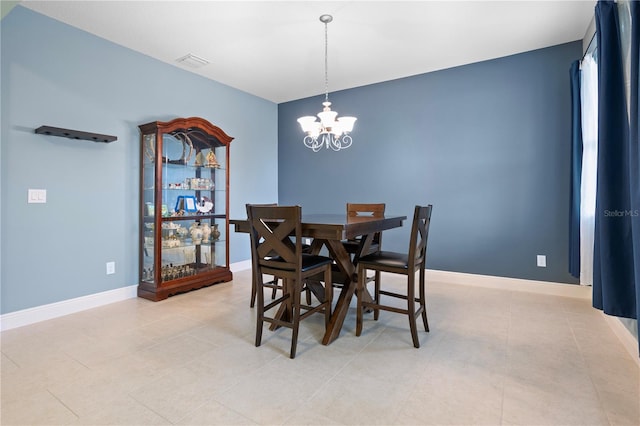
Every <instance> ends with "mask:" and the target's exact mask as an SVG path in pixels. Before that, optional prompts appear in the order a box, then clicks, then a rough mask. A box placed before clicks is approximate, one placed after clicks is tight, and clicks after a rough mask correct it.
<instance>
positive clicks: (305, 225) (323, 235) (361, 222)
mask: <svg viewBox="0 0 640 426" xmlns="http://www.w3.org/2000/svg"><path fill="white" fill-rule="evenodd" d="M406 219H407V216H396V215H385V216H384V217H373V216H355V217H348V216H347V215H346V213H345V214H340V213H310V214H305V213H303V214H302V236H303V237H310V238H320V239H323V240H344V239H349V238H355V237H358V236H361V235H367V234H372V233H375V232H380V231H385V230H387V229H393V228H398V227H400V226H402V222H403V221H404V220H406ZM229 223H230V224H232V225H234V226H235V231H236V232H246V233H248V232H249V222H248V221H247V219H231V220H229Z"/></svg>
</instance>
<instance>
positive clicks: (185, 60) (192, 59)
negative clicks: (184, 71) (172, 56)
mask: <svg viewBox="0 0 640 426" xmlns="http://www.w3.org/2000/svg"><path fill="white" fill-rule="evenodd" d="M176 62H177V63H179V64H184V65H188V66H190V67H191V68H200V67H203V66H205V65H207V64H208V63H209V61H207V60H206V59H203V58H201V57H199V56H196V55H193V54H191V53H188V54H186V55H184V56H183V57H181V58H178V59H176Z"/></svg>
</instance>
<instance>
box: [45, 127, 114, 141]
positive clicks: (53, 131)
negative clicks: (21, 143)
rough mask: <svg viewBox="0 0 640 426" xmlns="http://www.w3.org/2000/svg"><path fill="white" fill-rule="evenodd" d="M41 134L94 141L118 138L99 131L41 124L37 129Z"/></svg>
mask: <svg viewBox="0 0 640 426" xmlns="http://www.w3.org/2000/svg"><path fill="white" fill-rule="evenodd" d="M36 133H38V134H39V135H50V136H60V137H63V138H69V139H82V140H87V141H93V142H105V143H109V142H113V141H115V140H118V138H117V137H116V136H111V135H101V134H99V133H90V132H81V131H80V130H71V129H61V128H59V127H51V126H40V127H38V128H37V129H36Z"/></svg>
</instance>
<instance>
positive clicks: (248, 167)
mask: <svg viewBox="0 0 640 426" xmlns="http://www.w3.org/2000/svg"><path fill="white" fill-rule="evenodd" d="M1 31H2V34H1V36H2V50H1V55H2V61H1V62H2V69H1V71H2V74H1V82H2V86H1V88H2V105H1V108H2V110H1V113H2V120H1V121H2V123H1V139H0V144H1V145H0V154H1V155H0V157H1V159H0V167H1V169H0V172H1V173H0V176H1V188H2V192H1V194H2V198H1V216H0V219H1V220H0V225H1V226H0V236H1V252H0V255H1V256H0V261H1V263H0V269H1V274H0V279H1V281H0V287H1V293H0V295H1V310H0V312H1V313H3V314H4V313H9V312H14V311H17V310H21V309H25V308H30V307H34V306H39V305H44V304H48V303H53V302H58V301H62V300H67V299H71V298H75V297H79V296H84V295H89V294H94V293H99V292H102V291H106V290H111V289H116V288H120V287H125V286H130V285H135V284H137V282H138V277H137V268H138V266H137V265H138V248H137V245H138V199H139V190H138V180H139V177H138V170H139V165H138V164H139V140H138V137H139V136H138V128H137V126H138V124H141V123H147V122H149V121H153V120H170V119H172V118H175V117H189V116H200V117H204V118H206V119H208V120H209V121H211V122H212V123H214V124H216V125H218V126H220V127H221V128H222V129H224V130H225V132H227V133H228V134H229V135H231V136H233V137H235V140H234V141H233V142H232V143H231V177H230V186H231V191H230V199H231V211H230V214H231V216H235V217H243V216H244V215H245V213H244V205H245V203H247V202H250V201H254V200H258V199H263V198H264V199H269V200H276V199H277V164H278V158H277V105H276V104H274V103H272V102H269V101H266V100H264V99H261V98H257V97H255V96H252V95H249V94H247V93H244V92H241V91H238V90H236V89H232V88H230V87H228V86H224V85H222V84H218V83H216V82H213V81H210V80H207V79H204V78H202V77H199V76H196V75H194V74H192V73H189V72H187V71H184V70H182V69H180V68H178V67H175V66H172V65H168V64H165V63H162V62H159V61H156V60H154V59H151V58H149V57H147V56H145V55H141V54H139V53H136V52H134V51H131V50H129V49H126V48H123V47H121V46H119V45H116V44H113V43H111V42H108V41H106V40H103V39H100V38H98V37H95V36H93V35H90V34H88V33H86V32H83V31H81V30H78V29H76V28H73V27H70V26H68V25H65V24H62V23H60V22H58V21H55V20H52V19H50V18H47V17H44V16H42V15H39V14H37V13H35V12H32V11H30V10H28V9H25V8H23V7H20V6H18V7H16V8H14V9H13V10H12V11H11V12H10V13H9V14H8V15H7V16H6V17H5V18H4V19H2V25H1ZM41 125H50V126H55V127H63V128H70V129H76V130H83V131H88V132H96V133H104V134H111V135H115V136H117V137H118V140H117V141H116V142H113V143H110V144H102V143H93V142H87V141H78V140H70V139H65V138H59V137H52V136H43V135H36V134H34V129H36V128H37V127H39V126H41ZM29 188H37V189H46V190H47V203H46V204H27V190H28V189H29ZM230 238H231V252H230V256H231V262H232V263H233V262H238V261H241V260H245V259H247V258H248V251H247V253H245V252H244V247H245V246H246V247H247V249H248V243H247V242H246V241H245V240H244V238H242V236H239V235H236V234H235V233H233V232H232V233H231V235H230ZM240 247H242V249H241V250H240V251H237V250H234V249H235V248H240ZM108 261H115V262H116V274H114V275H108V276H107V275H106V267H105V263H106V262H108Z"/></svg>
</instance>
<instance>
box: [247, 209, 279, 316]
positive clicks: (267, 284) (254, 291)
mask: <svg viewBox="0 0 640 426" xmlns="http://www.w3.org/2000/svg"><path fill="white" fill-rule="evenodd" d="M250 205H253V206H263V207H275V206H277V205H278V204H276V203H269V204H247V205H246V209H247V217H248V216H249V206H250ZM254 261H255V259H253V256H251V269H252V270H255V269H256V265H255V264H254ZM262 285H263V287H268V288H271V289H272V291H271V299H272V300H273V299H275V298H276V292H277V291H278V290H282V285H280V284H279V280H278V278H276V277H273V279H271V280H270V281H267V282H264V283H263V284H262ZM256 296H257V284H256V280H255V279H252V280H251V302H250V304H249V306H250V307H252V308H253V307H254V306H255V304H256Z"/></svg>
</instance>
